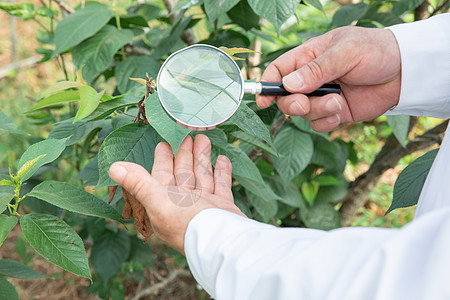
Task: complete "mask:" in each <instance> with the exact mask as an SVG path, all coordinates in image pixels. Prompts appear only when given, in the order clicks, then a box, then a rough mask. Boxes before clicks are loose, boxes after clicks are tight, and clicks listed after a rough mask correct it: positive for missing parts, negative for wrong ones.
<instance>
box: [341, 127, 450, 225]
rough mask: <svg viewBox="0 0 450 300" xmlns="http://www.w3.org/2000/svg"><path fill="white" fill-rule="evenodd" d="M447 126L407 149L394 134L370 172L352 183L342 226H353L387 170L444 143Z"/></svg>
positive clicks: (414, 142)
mask: <svg viewBox="0 0 450 300" xmlns="http://www.w3.org/2000/svg"><path fill="white" fill-rule="evenodd" d="M413 120H414V119H413ZM447 125H448V120H447V121H444V122H442V123H441V124H439V125H437V126H436V127H434V128H432V129H430V130H428V131H427V132H425V133H424V134H422V135H420V136H417V137H415V138H414V139H412V140H411V141H410V142H409V143H408V144H407V145H406V148H404V147H402V145H401V144H400V143H399V142H398V141H397V139H396V138H395V137H394V135H393V134H392V135H391V136H390V137H389V138H388V139H387V140H386V143H385V144H384V146H383V148H382V149H381V151H380V153H379V154H378V155H377V157H376V158H375V160H374V162H373V163H372V165H371V166H370V168H369V170H368V171H367V172H365V173H364V174H362V175H360V176H359V177H358V178H357V179H356V180H355V181H354V182H353V183H352V187H351V188H350V190H349V192H348V194H347V195H346V196H345V198H344V199H343V200H342V201H341V202H343V204H342V206H341V208H340V210H339V212H340V214H341V223H342V225H343V226H349V225H350V224H351V221H352V218H353V216H354V215H356V213H357V212H358V210H359V209H360V208H361V207H362V206H363V205H364V204H365V203H366V202H367V200H368V199H369V195H370V193H371V192H372V190H373V189H374V187H375V185H376V184H377V182H378V180H379V179H380V177H381V175H383V173H384V172H385V171H386V170H388V169H391V168H393V167H395V166H396V165H397V163H398V161H399V160H400V159H401V158H402V157H404V156H406V155H408V154H411V153H413V152H416V151H418V150H422V149H425V148H428V147H430V146H432V145H434V144H440V143H441V142H442V136H441V135H442V133H444V132H445V129H446V128H447ZM411 127H412V126H410V128H411Z"/></svg>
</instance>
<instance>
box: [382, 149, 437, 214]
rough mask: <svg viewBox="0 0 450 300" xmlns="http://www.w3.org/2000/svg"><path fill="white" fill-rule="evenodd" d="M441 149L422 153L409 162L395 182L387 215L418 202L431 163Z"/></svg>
mask: <svg viewBox="0 0 450 300" xmlns="http://www.w3.org/2000/svg"><path fill="white" fill-rule="evenodd" d="M438 151H439V149H434V150H431V151H429V152H427V153H426V154H424V155H422V156H421V157H419V158H418V159H416V160H415V161H413V162H412V163H411V164H409V165H408V166H407V167H406V168H405V169H404V170H403V171H402V172H401V173H400V175H398V178H397V180H396V181H395V184H394V196H393V199H392V203H391V206H390V207H389V209H388V210H387V211H386V214H385V215H387V214H388V213H390V212H391V211H393V210H394V209H396V208H400V207H408V206H413V205H415V204H417V201H418V200H419V196H420V193H421V192H422V188H423V184H424V183H425V179H426V178H427V176H428V172H429V171H430V168H431V165H432V164H433V161H434V159H435V157H436V155H437V153H438Z"/></svg>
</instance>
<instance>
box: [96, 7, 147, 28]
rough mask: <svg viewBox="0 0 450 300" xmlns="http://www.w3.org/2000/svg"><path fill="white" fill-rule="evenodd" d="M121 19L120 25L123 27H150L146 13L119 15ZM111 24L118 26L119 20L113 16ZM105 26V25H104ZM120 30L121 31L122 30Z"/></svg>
mask: <svg viewBox="0 0 450 300" xmlns="http://www.w3.org/2000/svg"><path fill="white" fill-rule="evenodd" d="M152 7H153V8H156V6H153V5H152ZM119 19H120V27H121V28H122V30H123V28H133V27H136V26H137V27H148V23H147V18H146V16H144V15H141V14H134V15H133V14H128V15H121V16H120V17H119ZM108 24H110V25H112V26H113V27H114V28H116V27H118V26H117V20H116V18H111V20H110V21H109V23H108ZM105 27H106V26H105ZM103 28H104V27H103ZM122 30H119V31H122Z"/></svg>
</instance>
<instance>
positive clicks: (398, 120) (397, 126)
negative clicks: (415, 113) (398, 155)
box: [386, 116, 411, 147]
mask: <svg viewBox="0 0 450 300" xmlns="http://www.w3.org/2000/svg"><path fill="white" fill-rule="evenodd" d="M386 119H387V123H388V124H389V126H390V127H391V128H392V133H393V134H394V136H395V137H396V138H397V141H398V142H399V143H400V144H401V145H402V146H403V147H405V146H406V137H407V136H408V129H409V122H410V119H411V117H410V116H386Z"/></svg>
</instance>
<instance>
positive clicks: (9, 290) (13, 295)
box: [0, 276, 19, 300]
mask: <svg viewBox="0 0 450 300" xmlns="http://www.w3.org/2000/svg"><path fill="white" fill-rule="evenodd" d="M0 299H8V300H19V294H17V291H16V288H15V287H14V286H13V285H12V284H11V282H9V281H8V280H6V278H4V277H2V276H0Z"/></svg>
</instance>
